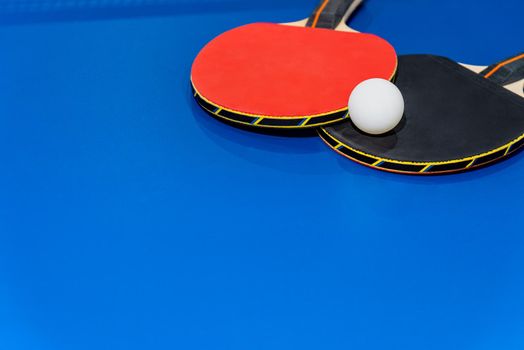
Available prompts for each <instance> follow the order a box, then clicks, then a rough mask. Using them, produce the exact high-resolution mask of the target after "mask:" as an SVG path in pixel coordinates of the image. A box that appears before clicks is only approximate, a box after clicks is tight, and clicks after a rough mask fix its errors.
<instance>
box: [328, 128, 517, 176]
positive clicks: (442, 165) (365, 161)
mask: <svg viewBox="0 0 524 350" xmlns="http://www.w3.org/2000/svg"><path fill="white" fill-rule="evenodd" d="M318 134H319V136H320V138H321V139H322V141H324V142H325V143H326V144H327V145H328V146H329V147H330V148H332V149H333V150H334V151H335V152H337V153H339V154H340V155H342V156H344V157H346V158H349V159H351V160H353V161H355V162H357V163H360V164H362V165H366V166H368V167H371V168H373V169H378V170H383V171H388V172H392V173H400V174H417V175H431V174H445V173H454V172H459V171H464V170H469V169H473V168H476V167H479V166H482V165H486V164H488V163H491V162H494V161H497V160H499V159H501V158H504V157H506V156H508V155H509V154H511V153H513V152H515V151H516V150H518V149H519V148H520V147H522V145H524V134H522V135H520V136H519V137H517V138H516V139H514V140H512V141H510V142H508V143H507V144H505V145H503V146H500V147H498V148H495V149H493V150H491V151H488V152H484V153H479V154H476V155H473V156H469V157H465V158H459V159H452V160H447V161H439V162H408V161H401V160H395V159H388V158H380V157H377V156H374V155H372V154H368V153H365V152H362V151H359V150H357V149H355V148H352V147H350V146H348V145H346V144H345V143H343V142H340V141H339V140H337V139H336V138H335V137H333V136H332V135H330V134H329V133H328V132H327V131H326V130H325V129H324V128H319V129H318Z"/></svg>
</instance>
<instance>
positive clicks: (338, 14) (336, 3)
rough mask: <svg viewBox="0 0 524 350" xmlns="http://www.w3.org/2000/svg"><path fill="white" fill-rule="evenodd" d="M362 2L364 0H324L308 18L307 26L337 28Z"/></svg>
mask: <svg viewBox="0 0 524 350" xmlns="http://www.w3.org/2000/svg"><path fill="white" fill-rule="evenodd" d="M361 2H362V0H322V1H321V2H320V4H318V6H317V8H316V9H315V11H314V12H313V14H312V15H311V16H310V17H309V19H308V20H307V23H306V27H313V28H326V29H335V28H337V27H338V26H339V24H340V23H341V22H342V21H345V20H346V19H347V17H348V16H349V15H350V14H351V12H353V11H355V9H356V8H357V7H358V5H359V4H360V3H361Z"/></svg>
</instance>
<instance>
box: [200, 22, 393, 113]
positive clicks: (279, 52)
mask: <svg viewBox="0 0 524 350" xmlns="http://www.w3.org/2000/svg"><path fill="white" fill-rule="evenodd" d="M396 66H397V56H396V53H395V50H394V49H393V47H392V46H391V45H390V44H389V43H388V42H386V41H385V40H383V39H381V38H379V37H377V36H375V35H371V34H362V33H347V32H340V31H334V30H329V29H317V28H305V27H293V26H287V25H280V24H270V23H255V24H249V25H245V26H242V27H238V28H236V29H233V30H230V31H227V32H225V33H223V34H221V35H219V36H218V37H216V38H215V39H213V40H212V41H211V42H209V43H208V44H207V45H206V46H205V47H204V48H203V49H202V50H201V51H200V53H199V54H198V56H197V57H196V58H195V61H194V62H193V67H192V72H191V79H192V82H193V85H194V86H195V88H196V89H197V91H198V92H199V93H200V94H201V95H202V96H203V97H204V98H206V99H207V100H209V101H210V102H212V103H214V104H216V105H218V106H221V107H224V108H226V109H231V110H233V111H237V112H240V113H243V114H253V115H264V116H270V117H275V118H278V117H286V116H287V117H301V116H311V115H318V114H325V113H329V112H333V111H336V110H339V109H343V108H346V107H347V100H348V97H349V94H350V92H351V91H352V90H353V88H354V87H355V86H356V85H357V84H358V83H360V82H361V81H363V80H366V79H370V78H383V79H388V80H389V79H391V78H392V76H393V75H394V73H395V70H396Z"/></svg>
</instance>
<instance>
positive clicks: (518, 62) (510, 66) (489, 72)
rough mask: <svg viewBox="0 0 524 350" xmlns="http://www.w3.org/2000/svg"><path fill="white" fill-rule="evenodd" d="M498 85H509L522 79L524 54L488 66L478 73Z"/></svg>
mask: <svg viewBox="0 0 524 350" xmlns="http://www.w3.org/2000/svg"><path fill="white" fill-rule="evenodd" d="M479 74H480V75H482V76H483V77H484V78H486V79H489V80H491V81H493V82H494V83H497V84H499V85H509V84H512V83H515V82H517V81H519V80H522V79H524V53H522V52H521V53H519V54H517V55H514V56H512V57H509V58H507V59H505V60H502V61H500V62H497V63H494V64H492V65H490V66H488V67H487V68H486V69H484V70H483V71H481V72H480V73H479Z"/></svg>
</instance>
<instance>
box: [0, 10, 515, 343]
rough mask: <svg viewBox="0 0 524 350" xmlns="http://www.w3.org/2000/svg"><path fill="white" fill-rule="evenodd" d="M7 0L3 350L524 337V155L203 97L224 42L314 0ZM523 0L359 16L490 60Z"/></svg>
mask: <svg viewBox="0 0 524 350" xmlns="http://www.w3.org/2000/svg"><path fill="white" fill-rule="evenodd" d="M8 3H9V1H8ZM10 3H11V7H10V6H7V5H6V6H4V7H0V12H1V13H0V49H1V52H2V54H1V55H0V160H1V165H0V169H1V171H0V348H1V349H53V350H59V349H60V350H61V349H146V348H152V349H239V350H245V349H271V350H274V349H286V350H289V349H330V350H334V349H345V350H346V349H380V350H384V349H402V350H409V349H414V350H415V349H416V350H422V349H424V350H427V349H447V350H449V349H460V350H488V349H504V350H517V349H518V350H521V349H522V348H523V347H524V274H523V268H524V235H523V229H522V226H523V221H524V218H523V215H522V204H521V201H522V197H523V196H524V184H523V181H522V180H523V178H524V175H523V174H524V155H523V154H522V153H521V154H518V155H516V156H514V157H512V158H511V159H508V160H507V161H505V162H502V163H499V164H496V165H494V166H491V167H488V168H485V169H481V170H478V171H474V172H470V173H464V174H459V175H453V176H441V177H412V176H402V175H394V174H388V173H383V172H378V171H374V170H371V169H368V168H366V167H363V166H361V165H358V164H354V163H352V162H351V161H349V160H347V159H345V158H342V157H340V156H338V155H337V154H335V153H333V152H331V151H330V150H329V149H328V148H327V147H326V146H325V145H324V144H323V143H322V142H321V141H320V140H319V139H318V138H315V137H302V138H301V137H294V138H285V137H280V136H268V135H261V134H253V133H249V132H247V131H243V130H240V129H235V128H232V127H229V126H227V125H224V124H222V123H221V122H219V121H217V120H214V119H212V118H210V117H209V116H208V115H206V114H205V113H204V112H203V111H202V110H201V109H200V108H199V107H198V106H197V105H196V104H195V103H194V101H193V99H192V96H191V93H190V88H189V82H188V78H189V71H190V66H191V62H192V60H193V58H194V57H195V55H196V54H197V52H198V51H199V49H200V48H201V47H202V46H203V45H204V44H205V43H206V42H207V41H208V40H210V39H211V38H213V37H214V36H216V35H217V34H219V33H221V32H223V31H225V30H227V29H229V28H232V27H235V26H238V25H241V24H244V23H248V22H254V21H275V22H280V21H291V20H296V19H300V18H302V17H305V16H307V14H308V13H309V11H310V10H311V9H312V8H314V6H315V5H316V3H315V0H307V1H306V0H304V1H299V0H293V1H282V0H279V1H277V0H266V1H264V2H261V3H258V4H253V3H252V1H249V0H242V1H240V0H237V1H234V0H231V1H225V2H220V1H208V2H205V1H200V2H197V1H194V2H191V1H156V2H153V1H151V2H148V1H128V2H126V1H114V3H113V4H111V2H110V1H99V2H96V3H95V5H91V6H87V5H86V2H81V1H77V2H75V1H63V2H60V1H55V2H53V1H46V3H47V4H48V6H47V7H46V6H43V7H42V6H40V7H39V6H36V5H34V4H37V3H38V1H33V2H32V3H33V6H32V7H31V6H29V7H27V8H23V7H22V8H18V7H15V6H14V5H12V4H16V3H17V2H16V1H11V2H10ZM49 4H51V5H49ZM96 4H98V5H96ZM4 5H5V4H4ZM523 12H524V3H523V2H522V1H521V0H508V1H504V2H498V3H496V4H494V3H493V2H491V1H487V0H475V1H474V0H461V1H456V0H440V1H430V0H427V1H414V0H397V1H390V0H367V2H366V3H365V5H364V6H363V7H362V8H361V9H360V10H359V11H358V12H357V13H356V14H355V17H354V18H353V20H352V21H351V25H352V26H354V27H355V28H357V29H359V30H362V31H368V32H373V33H376V34H379V35H381V36H383V37H385V38H386V39H388V40H389V41H390V42H391V43H392V44H393V45H394V46H396V48H397V51H398V52H399V53H400V54H404V53H433V54H441V55H446V56H449V57H451V58H453V59H455V60H459V61H463V62H468V63H476V64H489V63H492V62H493V61H496V60H499V59H502V58H505V57H506V56H509V55H512V54H514V53H516V52H518V51H522V50H523V49H524V47H522V40H521V39H522V38H523V37H524V27H523V26H522V13H523ZM428 88H430V86H428Z"/></svg>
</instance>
